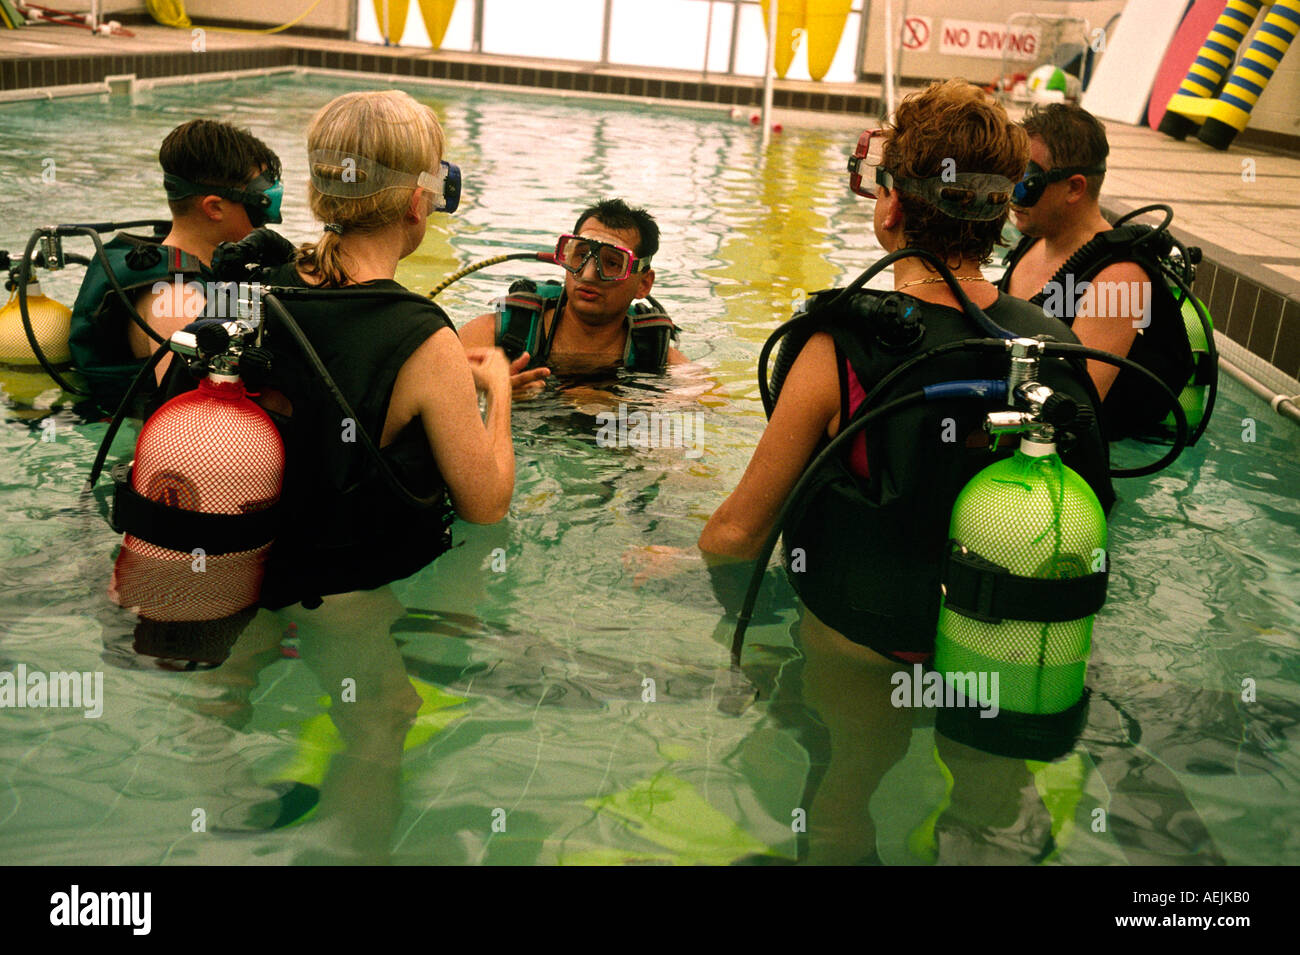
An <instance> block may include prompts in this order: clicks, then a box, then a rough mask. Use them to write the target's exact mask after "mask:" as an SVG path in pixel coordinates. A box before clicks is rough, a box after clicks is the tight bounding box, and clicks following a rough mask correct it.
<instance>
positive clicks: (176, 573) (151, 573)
mask: <svg viewBox="0 0 1300 955" xmlns="http://www.w3.org/2000/svg"><path fill="white" fill-rule="evenodd" d="M283 479H284V442H283V441H282V440H281V438H280V433H279V431H278V430H277V429H276V427H275V425H274V424H273V423H272V421H271V419H270V417H268V416H267V414H266V412H265V411H263V410H262V409H261V408H260V407H258V406H257V405H256V404H254V403H253V402H252V401H251V400H249V398H248V397H247V394H246V392H245V390H244V383H243V381H242V380H241V379H240V378H239V377H238V376H235V375H219V374H215V373H214V374H211V375H209V376H208V377H206V378H204V379H203V380H201V381H200V382H199V386H198V388H197V389H196V390H194V391H190V392H187V393H185V394H183V395H179V396H177V397H175V398H173V399H171V400H170V401H168V402H167V403H166V404H164V405H163V406H162V407H161V408H159V409H158V410H157V411H156V412H155V413H154V414H153V415H152V416H151V417H150V418H149V420H148V421H146V422H145V424H144V427H143V428H142V429H141V431H140V437H139V440H138V441H137V442H136V447H135V462H134V468H133V470H132V474H131V487H132V489H134V490H135V492H136V493H137V494H139V495H141V496H143V497H145V498H147V499H149V500H150V501H155V502H158V503H160V504H164V505H167V506H169V507H172V508H178V509H180V510H185V511H199V512H202V513H205V514H231V515H238V514H249V513H252V512H255V511H261V510H265V509H266V508H269V507H271V506H273V505H274V504H275V503H276V502H277V501H278V500H279V497H280V490H281V486H282V483H283ZM271 545H272V541H267V542H266V543H263V544H261V545H260V546H257V547H255V548H253V549H251V550H240V551H235V552H231V553H213V552H212V549H211V548H207V549H205V548H204V547H203V546H202V544H201V543H199V542H196V546H195V547H194V548H193V549H192V550H188V551H182V550H173V549H169V548H166V547H161V546H159V545H157V544H153V543H150V542H149V541H147V540H144V539H142V538H141V537H137V536H133V535H132V534H126V535H125V536H124V537H123V540H122V550H121V552H120V553H119V554H118V558H117V563H116V564H115V565H114V568H113V579H112V582H111V583H110V585H109V597H110V598H111V599H113V600H114V601H115V602H116V603H118V604H120V605H121V606H123V607H127V608H129V609H132V610H134V611H135V612H136V613H138V614H139V615H140V616H142V617H145V618H146V619H149V620H158V621H199V620H217V619H220V618H223V617H228V616H230V615H231V614H234V613H237V612H239V611H240V610H243V609H245V608H247V607H250V606H252V605H253V604H255V603H256V602H257V599H258V595H259V593H260V591H261V587H262V578H263V575H264V574H265V570H266V558H267V555H268V553H269V552H270V549H271Z"/></svg>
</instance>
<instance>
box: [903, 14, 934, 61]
mask: <svg viewBox="0 0 1300 955" xmlns="http://www.w3.org/2000/svg"><path fill="white" fill-rule="evenodd" d="M898 40H899V42H900V43H902V45H903V49H904V50H911V51H913V52H919V51H921V50H927V49H929V48H930V18H929V17H908V18H907V19H905V20H904V21H903V28H902V29H901V30H900V31H899V33H898Z"/></svg>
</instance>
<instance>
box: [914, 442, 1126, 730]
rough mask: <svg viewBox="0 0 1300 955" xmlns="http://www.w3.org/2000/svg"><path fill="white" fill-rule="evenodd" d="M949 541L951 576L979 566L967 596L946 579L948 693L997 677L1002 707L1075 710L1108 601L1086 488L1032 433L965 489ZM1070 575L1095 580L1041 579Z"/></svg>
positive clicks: (1101, 544) (1095, 511) (942, 663)
mask: <svg viewBox="0 0 1300 955" xmlns="http://www.w3.org/2000/svg"><path fill="white" fill-rule="evenodd" d="M949 536H950V537H951V538H952V541H953V546H954V548H956V549H957V550H958V551H959V555H958V556H955V557H950V559H949V560H950V568H951V565H952V563H953V562H954V561H955V560H961V561H963V566H964V567H966V568H971V567H973V568H975V569H974V570H973V571H971V573H970V575H969V576H968V577H967V578H966V579H965V585H963V586H960V588H959V589H960V591H961V594H960V597H959V594H958V593H957V590H955V589H954V581H953V578H952V576H950V575H945V576H946V581H947V582H946V584H945V587H946V590H945V595H944V600H943V603H942V605H941V609H940V611H939V624H938V634H937V637H936V639H935V656H934V667H935V669H936V670H937V671H938V672H940V673H941V674H944V679H945V680H946V681H948V682H949V683H950V685H951V683H952V679H951V676H950V675H951V674H964V673H975V674H981V673H987V674H989V677H988V685H990V686H992V687H995V688H996V696H997V698H996V701H995V703H996V706H997V707H998V708H999V709H1000V710H1009V711H1011V712H1013V713H1018V714H1026V715H1042V714H1053V713H1061V712H1063V711H1065V710H1068V709H1069V708H1070V707H1072V706H1074V705H1075V704H1076V703H1078V702H1079V701H1080V699H1081V698H1082V697H1083V692H1084V686H1083V683H1084V676H1085V673H1086V670H1087V666H1088V655H1089V651H1090V650H1091V646H1092V624H1093V617H1094V615H1095V612H1096V609H1097V608H1098V607H1100V602H1101V601H1102V600H1104V598H1105V573H1104V571H1105V560H1106V540H1107V536H1106V516H1105V513H1104V512H1103V511H1102V508H1101V505H1100V503H1098V501H1097V496H1096V495H1095V494H1094V493H1093V492H1092V489H1091V488H1090V487H1089V486H1088V484H1087V482H1085V481H1084V480H1083V478H1081V477H1080V476H1079V475H1078V474H1077V473H1076V472H1075V471H1073V470H1072V469H1071V468H1069V467H1067V466H1066V465H1065V464H1064V463H1062V461H1061V459H1060V457H1058V456H1057V454H1056V447H1055V445H1054V444H1051V443H1047V442H1043V441H1041V440H1035V439H1034V438H1033V437H1028V436H1027V437H1026V438H1025V439H1024V440H1023V441H1022V442H1021V445H1020V448H1019V449H1018V450H1017V451H1016V453H1015V455H1014V456H1013V457H1010V458H1006V459H1004V460H1002V461H999V462H997V463H996V464H992V465H990V466H989V467H987V468H985V469H984V470H983V471H980V472H979V473H978V474H976V475H975V477H973V478H972V479H971V480H970V482H969V483H968V484H967V485H966V486H965V487H964V488H963V489H962V491H961V493H960V494H959V495H958V496H957V501H956V503H955V504H954V506H953V513H952V521H951V524H950V526H949ZM1025 578H1029V580H1026V579H1025ZM1073 578H1088V580H1087V581H1084V580H1080V581H1077V582H1076V583H1075V584H1072V585H1066V586H1064V587H1061V586H1060V585H1059V584H1057V585H1055V586H1054V587H1053V586H1052V585H1049V586H1043V585H1042V584H1041V583H1038V582H1041V581H1054V582H1059V581H1063V580H1069V579H1073ZM1081 585H1082V586H1081ZM1098 586H1099V587H1100V596H1099V595H1098V591H1097V588H1098ZM953 604H957V605H958V606H960V607H961V609H960V610H958V609H956V607H954V606H953ZM1087 607H1092V612H1085V613H1083V614H1082V615H1080V616H1077V617H1074V618H1072V619H1071V618H1067V619H1061V618H1062V617H1063V616H1066V615H1068V614H1070V613H1073V612H1074V610H1072V609H1071V608H1075V609H1082V610H1085V611H1086V608H1087ZM1022 613H1023V618H1022V616H1021V614H1022ZM968 685H969V684H968ZM981 685H983V683H981ZM985 702H986V701H981V703H982V704H983V703H985Z"/></svg>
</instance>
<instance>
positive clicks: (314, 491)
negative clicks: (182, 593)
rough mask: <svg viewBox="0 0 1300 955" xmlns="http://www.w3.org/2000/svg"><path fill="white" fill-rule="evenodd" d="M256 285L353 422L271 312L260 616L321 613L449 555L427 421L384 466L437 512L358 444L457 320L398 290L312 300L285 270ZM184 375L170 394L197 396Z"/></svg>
mask: <svg viewBox="0 0 1300 955" xmlns="http://www.w3.org/2000/svg"><path fill="white" fill-rule="evenodd" d="M258 281H260V282H261V283H262V285H263V292H264V293H267V294H274V295H276V297H277V300H278V301H280V303H281V304H282V305H283V307H284V308H285V309H286V310H287V311H288V312H289V314H290V315H291V317H292V318H293V320H294V321H295V322H296V323H297V325H298V326H299V327H300V328H301V330H302V332H303V333H304V334H305V336H306V338H307V339H308V341H309V342H310V345H311V347H312V349H313V350H314V351H315V353H316V355H317V356H318V357H319V360H320V362H321V363H322V365H323V366H324V368H325V369H326V371H327V372H328V374H329V376H330V377H331V378H332V380H333V382H334V384H335V386H336V387H337V388H338V391H339V393H340V394H341V395H342V397H343V398H344V399H346V401H347V403H348V404H349V405H350V406H351V409H352V410H353V411H354V412H355V415H356V417H355V419H354V418H350V417H347V416H345V415H344V413H343V411H342V410H341V409H340V406H339V404H338V401H337V400H336V398H335V397H334V396H333V395H332V394H331V393H330V391H329V389H328V388H327V386H326V385H325V383H324V382H323V381H322V379H321V376H320V375H319V374H318V372H317V371H316V369H315V368H314V367H313V364H312V362H311V360H310V359H309V358H308V356H307V355H305V354H304V350H303V349H302V347H301V346H300V345H299V344H298V343H297V341H296V340H295V338H294V337H293V336H292V335H291V333H290V331H289V330H288V328H287V327H286V326H285V325H284V323H283V322H282V321H281V320H280V319H279V318H278V317H277V315H276V313H275V310H274V309H270V308H266V309H265V311H264V315H263V334H262V340H261V347H262V348H263V349H264V350H265V351H266V352H268V353H269V355H270V370H269V371H268V372H266V373H265V375H264V377H263V380H261V381H260V382H250V389H251V390H253V392H254V393H255V394H260V395H261V396H263V399H264V400H263V405H264V407H265V408H266V410H267V411H268V413H269V414H270V416H271V419H272V421H274V423H275V424H276V426H277V428H279V430H280V433H281V436H282V438H283V440H284V445H285V471H284V486H283V491H282V493H281V495H280V510H281V515H280V519H279V523H278V531H277V535H276V539H275V543H274V546H273V547H272V548H271V550H270V555H269V558H268V561H267V568H266V575H265V579H264V581H263V584H262V591H261V598H260V605H261V606H263V607H266V608H269V609H278V608H281V607H284V606H288V605H290V604H293V603H297V602H299V601H301V602H303V603H304V604H305V605H306V606H308V607H312V606H315V605H317V604H318V603H319V601H320V598H321V597H324V596H328V595H330V594H336V593H347V592H350V591H354V590H370V589H373V588H375V587H380V586H383V585H384V584H387V583H391V582H392V581H395V580H401V579H403V578H405V577H408V576H410V575H411V574H413V573H415V572H416V571H418V570H420V569H421V568H423V567H425V566H426V565H428V564H429V563H431V562H432V561H433V560H434V559H435V558H437V557H438V556H439V555H440V554H442V553H443V552H444V551H446V550H447V549H448V548H449V547H450V546H451V533H450V526H451V523H452V521H453V519H454V517H455V514H454V511H453V510H452V508H451V505H450V502H449V500H448V498H447V494H446V485H445V483H444V482H443V479H442V477H441V475H440V474H439V473H438V469H437V464H436V462H435V461H434V458H433V454H432V451H431V450H430V448H429V443H428V438H427V437H426V435H425V432H424V429H423V427H422V426H421V422H420V420H419V418H418V417H417V418H416V419H414V420H412V421H411V422H410V423H409V424H408V425H407V426H406V427H405V428H403V429H402V431H401V432H400V433H399V434H398V436H397V437H396V438H395V439H394V440H393V441H392V442H390V443H389V444H388V445H387V446H385V447H384V448H383V449H382V450H381V451H380V454H381V456H382V457H383V459H384V461H385V462H386V463H387V464H388V467H389V469H390V470H391V472H392V473H393V475H394V476H395V477H396V478H397V480H398V481H399V482H400V483H401V485H402V487H403V488H405V489H406V490H407V491H408V492H409V494H410V495H413V496H415V497H418V498H424V499H426V500H427V501H429V503H427V504H426V505H424V506H416V505H415V504H414V503H413V502H412V501H411V500H410V499H408V498H407V497H405V496H403V495H399V494H398V493H397V492H396V491H395V490H394V489H393V488H392V487H391V486H389V484H388V483H387V482H386V481H385V480H384V479H383V477H382V476H381V474H380V469H379V467H378V466H377V465H376V463H375V462H374V460H373V459H372V457H371V456H370V455H369V454H368V453H367V452H366V450H365V448H364V445H363V442H362V439H361V433H362V431H363V430H364V432H365V434H366V435H369V436H370V440H371V441H372V443H373V444H374V445H375V446H376V447H377V446H378V443H379V437H380V435H381V434H382V433H383V428H384V422H385V420H386V418H387V414H388V405H389V402H390V400H391V397H392V391H393V386H394V384H395V383H396V380H397V375H398V372H399V371H400V370H401V367H402V365H403V364H404V363H405V362H406V360H407V359H408V358H409V357H410V356H411V355H412V354H413V353H414V352H415V351H416V349H418V348H419V347H420V346H421V345H422V344H423V343H424V342H425V341H426V340H427V339H428V338H429V337H430V336H432V335H433V334H434V333H436V332H437V331H439V330H440V329H442V328H443V327H450V325H451V322H450V320H449V319H448V318H447V316H446V314H445V313H444V312H443V311H442V310H441V309H440V308H439V307H438V306H437V305H435V304H433V303H432V302H431V301H429V300H428V299H427V298H425V297H424V296H420V295H416V294H414V293H411V292H407V291H406V290H405V289H403V288H402V287H401V286H400V285H398V284H397V283H396V282H393V281H391V280H382V281H375V282H369V283H366V284H365V285H363V286H350V287H347V288H344V289H337V290H336V289H313V288H309V287H308V286H307V285H306V284H305V283H303V281H302V280H301V278H300V277H299V276H298V273H297V270H296V268H295V267H294V265H293V264H292V263H287V264H285V265H282V266H280V267H278V268H275V269H271V270H266V271H263V272H262V273H260V274H259V275H258ZM179 365H180V362H174V363H173V369H172V371H171V372H169V374H168V378H167V380H166V381H165V382H164V387H163V391H164V392H165V394H167V395H172V394H175V393H178V392H180V391H183V390H185V389H186V388H189V387H192V386H193V381H192V379H190V378H189V375H188V372H187V371H186V370H185V369H183V368H178V367H177V366H179ZM285 403H287V405H288V408H285V407H284V405H285Z"/></svg>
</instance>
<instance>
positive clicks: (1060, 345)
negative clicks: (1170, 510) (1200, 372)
mask: <svg viewBox="0 0 1300 955" xmlns="http://www.w3.org/2000/svg"><path fill="white" fill-rule="evenodd" d="M1045 344H1046V346H1047V348H1046V351H1047V354H1048V355H1051V354H1052V353H1053V352H1055V353H1056V354H1058V355H1060V354H1065V355H1081V356H1082V357H1084V358H1091V359H1093V360H1094V361H1100V362H1105V363H1106V364H1108V365H1114V366H1115V367H1116V368H1121V369H1122V368H1128V369H1131V370H1133V371H1136V372H1137V373H1138V374H1140V375H1142V376H1143V377H1144V378H1146V379H1147V380H1148V381H1151V382H1154V383H1155V385H1156V387H1158V388H1159V389H1160V390H1161V391H1162V392H1164V394H1165V397H1166V398H1168V399H1169V407H1170V409H1171V410H1172V411H1173V415H1174V443H1173V445H1172V446H1171V447H1170V448H1169V450H1168V451H1167V452H1166V453H1165V456H1164V457H1162V458H1160V459H1159V460H1158V461H1154V462H1152V463H1151V464H1144V465H1143V466H1142V467H1140V468H1111V469H1110V476H1111V477H1117V478H1133V477H1146V476H1147V475H1148V474H1155V473H1156V472H1157V471H1163V470H1164V469H1165V468H1167V467H1169V465H1171V464H1173V463H1174V461H1175V460H1176V459H1177V458H1178V455H1180V454H1182V453H1183V449H1184V448H1186V447H1187V445H1188V440H1187V414H1186V412H1184V411H1183V406H1182V405H1181V404H1180V403H1179V401H1178V396H1177V395H1176V394H1174V393H1173V391H1171V390H1170V388H1169V386H1168V385H1166V384H1165V383H1164V382H1163V381H1161V380H1160V378H1159V377H1158V376H1156V375H1155V374H1154V373H1153V372H1151V371H1150V370H1148V369H1146V368H1143V367H1142V366H1141V365H1139V364H1138V363H1137V362H1135V361H1131V360H1130V359H1128V358H1120V357H1119V356H1118V355H1112V354H1111V353H1110V352H1106V351H1101V350H1100V349H1097V348H1089V347H1088V346H1087V345H1075V344H1072V343H1070V342H1046V343H1045Z"/></svg>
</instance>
